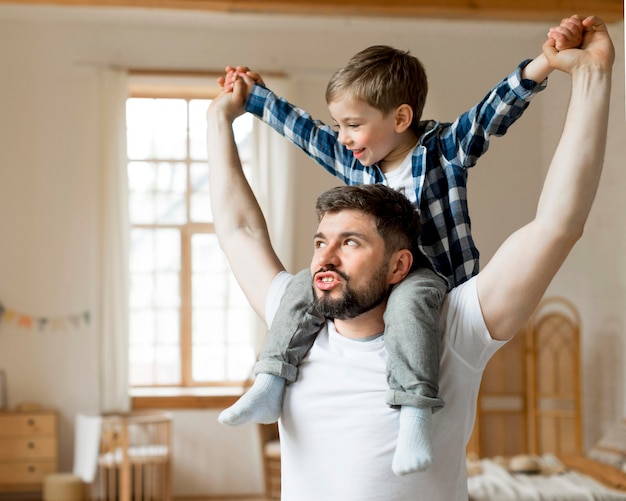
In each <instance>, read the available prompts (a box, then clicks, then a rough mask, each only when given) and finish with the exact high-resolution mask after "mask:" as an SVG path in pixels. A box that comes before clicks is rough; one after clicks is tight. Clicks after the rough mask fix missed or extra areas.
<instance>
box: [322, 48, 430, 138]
mask: <svg viewBox="0 0 626 501" xmlns="http://www.w3.org/2000/svg"><path fill="white" fill-rule="evenodd" d="M427 93H428V81H427V79H426V71H425V70H424V67H423V66H422V63H421V62H420V61H419V60H418V59H417V58H416V57H414V56H411V55H409V52H408V51H401V50H398V49H394V48H393V47H389V46H387V45H374V46H372V47H368V48H367V49H365V50H362V51H361V52H359V53H357V54H355V55H354V56H352V58H351V59H350V60H349V61H348V63H347V64H345V65H344V66H343V67H341V68H339V69H338V70H337V71H336V72H335V74H334V75H333V76H332V77H331V78H330V81H329V82H328V86H327V87H326V102H327V103H330V102H332V101H336V100H338V99H340V98H342V97H349V98H352V99H357V100H359V101H364V102H366V103H367V104H369V105H370V106H372V107H374V108H376V109H377V110H380V111H381V112H382V113H383V115H387V114H388V113H390V112H392V111H393V110H395V109H396V108H397V107H398V106H400V105H401V104H408V105H409V106H410V107H411V108H412V109H413V122H412V124H411V127H412V128H413V130H414V131H415V132H417V130H418V124H419V121H420V120H421V118H422V112H423V111H424V103H425V101H426V94H427Z"/></svg>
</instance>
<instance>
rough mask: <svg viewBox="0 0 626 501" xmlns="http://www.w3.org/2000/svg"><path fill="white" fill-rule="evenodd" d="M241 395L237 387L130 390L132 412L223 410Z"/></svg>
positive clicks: (240, 389) (241, 390)
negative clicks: (149, 410) (151, 410)
mask: <svg viewBox="0 0 626 501" xmlns="http://www.w3.org/2000/svg"><path fill="white" fill-rule="evenodd" d="M242 394H243V388H241V387H239V386H212V387H202V388H198V387H196V388H131V389H130V398H131V408H132V410H134V411H135V410H148V409H162V410H164V409H165V410H170V409H225V408H226V407H229V406H231V405H232V404H234V403H235V402H236V401H237V399H238V398H239V397H240V396H241V395H242Z"/></svg>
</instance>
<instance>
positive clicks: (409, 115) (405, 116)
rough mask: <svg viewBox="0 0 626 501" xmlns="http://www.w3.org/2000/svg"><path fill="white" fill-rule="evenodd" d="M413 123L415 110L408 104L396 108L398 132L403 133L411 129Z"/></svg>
mask: <svg viewBox="0 0 626 501" xmlns="http://www.w3.org/2000/svg"><path fill="white" fill-rule="evenodd" d="M412 122H413V108H411V107H410V106H409V105H408V104H401V105H400V106H398V107H397V108H396V132H398V133H401V132H404V131H405V130H407V129H408V128H409V127H411V123H412Z"/></svg>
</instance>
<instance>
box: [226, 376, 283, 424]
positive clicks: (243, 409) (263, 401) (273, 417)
mask: <svg viewBox="0 0 626 501" xmlns="http://www.w3.org/2000/svg"><path fill="white" fill-rule="evenodd" d="M284 387H285V380H284V378H282V377H279V376H274V375H273V374H257V376H256V378H255V380H254V384H253V385H252V386H251V387H250V389H249V390H248V391H247V392H246V393H244V394H243V395H242V396H241V398H240V399H239V400H237V401H236V402H235V403H234V404H233V405H231V406H230V407H229V408H228V409H225V410H224V411H222V412H221V413H220V415H219V416H218V418H217V420H218V421H219V422H220V423H222V424H227V425H230V426H239V425H242V424H247V423H263V424H269V423H275V422H276V421H278V418H279V417H280V413H281V412H282V407H283V389H284Z"/></svg>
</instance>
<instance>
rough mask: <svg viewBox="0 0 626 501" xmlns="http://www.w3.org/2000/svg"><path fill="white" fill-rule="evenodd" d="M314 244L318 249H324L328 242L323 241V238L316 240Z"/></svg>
mask: <svg viewBox="0 0 626 501" xmlns="http://www.w3.org/2000/svg"><path fill="white" fill-rule="evenodd" d="M313 246H314V247H315V248H316V249H323V248H324V247H326V243H325V242H322V241H321V240H316V241H315V242H313Z"/></svg>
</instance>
